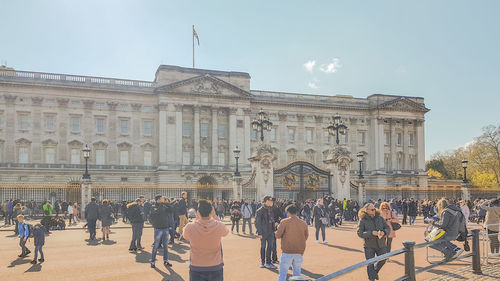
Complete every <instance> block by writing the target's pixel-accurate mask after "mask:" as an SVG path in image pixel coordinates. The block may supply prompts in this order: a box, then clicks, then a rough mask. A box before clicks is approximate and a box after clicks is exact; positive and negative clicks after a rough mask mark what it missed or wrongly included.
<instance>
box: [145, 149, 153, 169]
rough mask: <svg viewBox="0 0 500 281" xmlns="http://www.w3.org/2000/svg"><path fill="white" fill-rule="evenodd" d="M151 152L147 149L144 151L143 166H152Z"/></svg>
mask: <svg viewBox="0 0 500 281" xmlns="http://www.w3.org/2000/svg"><path fill="white" fill-rule="evenodd" d="M152 156H153V154H152V153H151V151H149V150H147V151H144V166H152V165H153V159H152Z"/></svg>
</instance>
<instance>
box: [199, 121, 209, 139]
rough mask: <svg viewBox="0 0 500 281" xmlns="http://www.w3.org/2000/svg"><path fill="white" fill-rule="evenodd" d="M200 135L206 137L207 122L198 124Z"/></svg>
mask: <svg viewBox="0 0 500 281" xmlns="http://www.w3.org/2000/svg"><path fill="white" fill-rule="evenodd" d="M200 136H201V137H202V138H208V123H201V124H200Z"/></svg>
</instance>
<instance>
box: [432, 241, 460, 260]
mask: <svg viewBox="0 0 500 281" xmlns="http://www.w3.org/2000/svg"><path fill="white" fill-rule="evenodd" d="M429 247H431V248H432V249H434V250H438V251H440V252H441V253H443V254H444V256H445V257H446V258H451V257H453V256H454V255H455V253H456V252H457V250H458V249H459V248H458V247H457V246H455V244H453V243H451V242H450V241H446V240H443V241H442V242H439V243H437V244H434V245H431V246H429Z"/></svg>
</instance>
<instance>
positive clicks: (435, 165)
mask: <svg viewBox="0 0 500 281" xmlns="http://www.w3.org/2000/svg"><path fill="white" fill-rule="evenodd" d="M425 169H426V170H427V171H429V170H433V171H435V172H438V173H439V174H441V177H443V176H444V177H446V178H447V177H448V172H447V171H446V168H445V167H444V162H443V160H442V159H433V160H431V161H429V162H427V164H426V165H425ZM429 177H430V175H429Z"/></svg>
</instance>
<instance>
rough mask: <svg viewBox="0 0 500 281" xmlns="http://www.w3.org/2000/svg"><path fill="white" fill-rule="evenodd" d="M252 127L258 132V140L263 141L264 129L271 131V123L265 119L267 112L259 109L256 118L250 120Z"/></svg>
mask: <svg viewBox="0 0 500 281" xmlns="http://www.w3.org/2000/svg"><path fill="white" fill-rule="evenodd" d="M251 124H252V128H253V129H254V130H257V131H258V132H260V141H262V142H263V141H264V131H271V126H272V125H273V123H272V122H271V121H269V119H267V113H265V112H264V110H262V108H261V109H260V111H259V114H258V118H257V119H255V120H253V121H252V123H251Z"/></svg>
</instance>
